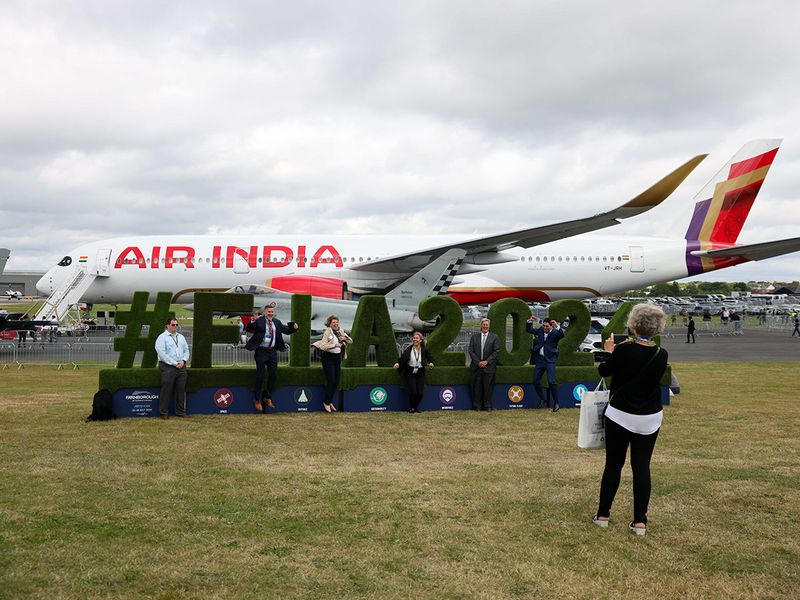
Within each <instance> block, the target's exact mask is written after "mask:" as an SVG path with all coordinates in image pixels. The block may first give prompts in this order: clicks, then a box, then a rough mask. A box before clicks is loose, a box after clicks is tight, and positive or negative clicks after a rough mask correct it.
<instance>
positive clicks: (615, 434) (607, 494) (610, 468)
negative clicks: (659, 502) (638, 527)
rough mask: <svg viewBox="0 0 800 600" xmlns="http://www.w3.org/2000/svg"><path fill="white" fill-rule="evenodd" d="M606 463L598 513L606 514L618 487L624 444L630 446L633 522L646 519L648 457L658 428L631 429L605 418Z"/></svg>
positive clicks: (624, 449) (648, 493) (623, 464)
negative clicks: (646, 431)
mask: <svg viewBox="0 0 800 600" xmlns="http://www.w3.org/2000/svg"><path fill="white" fill-rule="evenodd" d="M605 421H606V467H605V469H604V470H603V478H602V480H601V481H600V502H599V504H598V507H597V516H598V517H608V516H609V515H610V513H611V505H612V504H613V503H614V496H616V494H617V489H618V488H619V481H620V478H621V476H622V467H623V466H625V456H626V454H627V453H628V446H630V447H631V472H632V473H633V522H634V523H647V506H648V505H649V504H650V459H651V458H652V456H653V448H655V445H656V438H657V437H658V431H656V432H655V433H651V434H649V435H642V434H639V433H632V432H630V431H628V430H627V429H625V428H624V427H622V426H621V425H617V424H616V423H614V421H612V420H611V419H606V420H605Z"/></svg>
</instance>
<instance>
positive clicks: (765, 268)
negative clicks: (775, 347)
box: [0, 0, 800, 279]
mask: <svg viewBox="0 0 800 600" xmlns="http://www.w3.org/2000/svg"><path fill="white" fill-rule="evenodd" d="M798 13H800V7H798V6H796V5H795V4H794V3H789V2H772V3H768V4H767V5H759V6H758V7H756V6H754V5H753V4H752V3H746V2H722V1H719V2H707V3H703V4H702V6H700V5H697V4H696V3H681V2H678V3H672V4H670V5H669V6H661V5H647V4H644V5H643V4H641V3H634V2H610V3H603V4H598V5H591V4H586V3H583V4H568V3H567V4H565V3H552V2H513V1H507V2H499V3H498V2H491V3H490V2H469V3H464V2H436V3H428V2H406V3H390V2H380V1H379V2H369V3H364V2H353V1H351V2H337V3H327V4H326V3H319V2H293V3H291V6H289V5H286V3H280V2H255V1H252V2H245V1H231V2H226V3H218V2H211V1H195V2H172V3H166V4H164V3H162V2H154V1H145V0H139V1H137V2H116V3H113V4H110V3H108V2H103V1H95V2H91V1H87V2H81V3H63V2H55V1H52V2H44V1H41V2H7V3H4V4H3V5H2V6H0V40H2V41H0V45H2V49H3V51H2V52H0V74H1V75H2V77H3V81H4V90H5V92H4V96H3V99H2V101H0V135H1V136H2V137H0V139H2V140H3V142H2V144H0V189H1V190H2V204H0V219H2V221H3V222H4V223H11V224H12V226H11V227H8V226H7V227H6V228H4V234H3V240H2V245H4V246H8V247H10V248H11V249H12V251H13V253H12V261H11V262H10V263H9V268H10V269H20V268H45V267H47V266H49V265H50V264H52V262H53V261H54V260H57V259H58V258H59V257H60V256H61V255H62V254H63V253H64V252H66V251H67V250H69V249H70V248H71V247H73V246H75V245H78V244H80V243H82V242H84V241H86V240H91V239H99V238H103V237H111V236H116V235H126V234H133V235H146V234H158V233H176V234H189V233H205V232H209V231H219V232H242V233H244V232H258V231H259V223H260V222H261V219H260V215H268V214H280V215H281V219H280V223H281V224H280V226H279V230H280V232H282V233H290V232H311V231H318V230H319V229H320V227H322V225H323V224H324V223H326V222H329V221H331V220H335V221H336V222H337V223H338V224H339V230H340V231H346V232H373V233H379V234H380V233H389V232H394V231H397V230H400V231H411V232H413V231H419V230H421V229H424V230H425V231H426V232H434V233H435V232H442V233H452V232H464V233H472V232H475V231H478V232H491V231H500V230H503V229H509V228H518V227H524V226H530V225H535V224H536V223H539V222H551V221H554V220H559V219H562V218H563V219H567V218H576V217H579V216H582V215H585V214H591V213H594V212H598V211H600V210H604V209H609V208H612V207H614V206H616V205H618V204H619V203H621V202H624V201H626V200H628V199H629V198H631V197H633V196H635V195H636V194H638V193H639V192H640V191H641V190H642V189H644V188H645V187H647V186H648V185H650V184H651V183H653V182H654V181H655V180H657V179H658V178H660V177H661V176H663V175H664V174H665V173H667V172H669V171H670V170H671V169H673V168H674V167H676V166H677V165H678V164H680V163H682V162H683V161H685V160H686V159H688V158H689V157H691V156H692V155H694V154H697V153H701V152H712V153H713V154H712V156H711V157H710V158H709V159H708V160H707V161H706V163H704V164H703V165H701V167H700V168H698V170H697V171H696V173H695V174H693V175H692V176H691V177H690V178H689V179H688V180H687V181H686V182H685V184H684V185H683V186H681V188H680V189H679V190H678V192H677V193H676V194H675V197H674V198H672V199H670V201H669V202H668V203H666V206H664V207H663V210H662V208H659V209H657V211H653V214H652V215H650V214H648V215H643V216H642V217H641V218H640V219H637V220H636V222H634V223H630V224H626V225H625V226H624V227H625V229H624V231H630V232H631V233H635V234H645V235H647V234H658V233H663V227H664V225H663V223H665V222H671V221H673V220H676V219H677V218H678V217H679V216H680V214H682V213H685V214H686V215H687V218H688V211H689V210H690V207H691V204H692V201H691V197H692V196H693V195H694V193H695V192H696V191H697V190H698V189H700V188H701V187H702V186H703V184H704V183H705V181H706V180H707V179H708V178H709V177H711V176H712V175H713V174H714V173H715V172H716V170H717V169H718V168H719V167H720V166H721V165H722V164H723V163H724V162H725V161H726V160H727V159H728V157H729V156H730V155H731V154H732V153H733V152H735V151H736V150H737V149H738V148H739V147H740V146H741V144H742V143H744V142H745V141H746V140H748V139H752V138H755V137H784V138H785V139H786V141H785V143H784V146H783V148H782V150H781V152H780V153H779V155H778V159H777V161H776V163H775V165H774V168H773V169H772V171H771V173H770V177H769V178H768V180H767V183H766V185H765V186H764V189H763V190H762V193H761V196H760V197H759V202H758V203H757V204H756V206H755V208H754V209H753V212H752V214H751V218H750V219H749V221H748V223H747V225H746V226H745V230H744V231H743V232H742V237H741V239H742V241H761V240H765V239H772V238H776V237H793V236H796V235H797V234H798V231H800V214H799V213H800V211H798V210H797V206H798V197H797V192H796V190H797V187H798V186H797V176H796V175H795V173H798V169H797V168H795V167H796V166H797V165H798V162H800V150H798V147H800V146H798V140H800V135H799V134H800V131H798V129H800V127H798V123H800V119H799V118H798V117H800V114H798V112H799V110H800V109H798V108H796V101H795V98H796V97H797V96H798V94H797V92H798V83H797V81H796V78H793V77H792V74H794V73H796V72H797V71H798V58H799V55H798V53H797V51H796V50H795V48H794V42H793V40H794V32H793V30H792V29H793V27H794V24H795V23H797V22H798V21H799V20H800V19H799V18H798V17H800V14H798ZM487 207H491V211H487ZM620 229H621V228H620ZM748 269H750V270H749V271H748ZM795 272H796V269H795V267H794V263H793V262H792V259H791V257H789V258H786V259H780V260H779V259H775V260H772V261H769V262H767V263H763V264H759V265H753V266H749V267H748V266H743V267H738V268H737V270H736V271H735V272H734V271H729V272H725V273H716V274H714V273H712V274H711V275H710V276H709V277H710V278H712V279H713V278H721V277H724V278H728V277H734V276H735V277H736V278H755V277H756V276H759V277H763V276H764V274H765V273H771V274H773V275H774V277H782V278H795V277H796V275H795V274H794V273H795ZM729 273H730V275H729ZM741 273H745V274H746V275H741ZM750 274H752V277H751V276H750Z"/></svg>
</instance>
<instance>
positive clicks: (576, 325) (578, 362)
mask: <svg viewBox="0 0 800 600" xmlns="http://www.w3.org/2000/svg"><path fill="white" fill-rule="evenodd" d="M548 314H549V316H550V318H551V319H555V320H556V321H558V322H559V323H561V322H562V321H564V320H565V319H567V318H569V327H567V330H566V331H565V332H564V339H563V340H561V341H560V342H558V350H559V352H558V365H560V366H572V367H591V366H593V365H594V355H593V354H592V353H591V352H580V347H581V342H582V341H583V340H585V339H586V336H587V335H588V334H589V326H590V325H591V324H592V315H591V313H590V312H589V309H588V308H586V305H585V304H584V303H583V302H581V301H580V300H559V301H558V302H553V303H552V304H551V305H550V310H549V311H548Z"/></svg>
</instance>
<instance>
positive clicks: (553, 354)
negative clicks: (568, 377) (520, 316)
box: [525, 315, 564, 412]
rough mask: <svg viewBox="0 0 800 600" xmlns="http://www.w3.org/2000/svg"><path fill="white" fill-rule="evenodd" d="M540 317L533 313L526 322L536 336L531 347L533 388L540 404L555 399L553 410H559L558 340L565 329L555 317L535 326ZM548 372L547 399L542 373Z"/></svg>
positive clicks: (529, 331)
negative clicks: (557, 376) (557, 377)
mask: <svg viewBox="0 0 800 600" xmlns="http://www.w3.org/2000/svg"><path fill="white" fill-rule="evenodd" d="M538 320H539V319H538V318H537V317H536V315H533V316H532V317H531V318H530V319H528V322H527V323H526V324H525V331H527V332H528V333H532V334H533V335H534V336H535V338H534V342H533V347H532V348H531V364H532V365H535V368H534V369H533V389H535V390H536V393H537V394H539V406H538V407H537V408H541V407H542V406H543V405H544V404H547V406H550V398H552V399H553V412H558V409H559V408H560V406H559V405H558V389H557V388H556V362H558V342H559V341H560V340H561V339H563V337H564V330H563V329H561V328H560V327H559V326H558V322H557V321H555V320H554V319H550V320H543V321H542V325H541V327H534V326H533V324H534V323H535V322H537V321H538ZM545 371H546V372H547V396H548V399H547V401H545V398H544V390H542V383H541V382H542V375H544V373H545Z"/></svg>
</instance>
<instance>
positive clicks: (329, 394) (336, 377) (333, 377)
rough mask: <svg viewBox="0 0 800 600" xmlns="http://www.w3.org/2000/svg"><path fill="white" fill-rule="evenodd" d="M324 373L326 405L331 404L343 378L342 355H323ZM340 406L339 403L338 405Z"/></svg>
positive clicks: (324, 353)
mask: <svg viewBox="0 0 800 600" xmlns="http://www.w3.org/2000/svg"><path fill="white" fill-rule="evenodd" d="M322 372H323V373H325V404H331V403H332V402H333V397H334V396H335V395H336V389H337V388H338V387H339V381H340V380H341V378H342V354H341V352H340V353H338V354H334V353H332V352H323V353H322ZM336 404H337V405H338V404H339V403H338V402H337V403H336Z"/></svg>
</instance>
